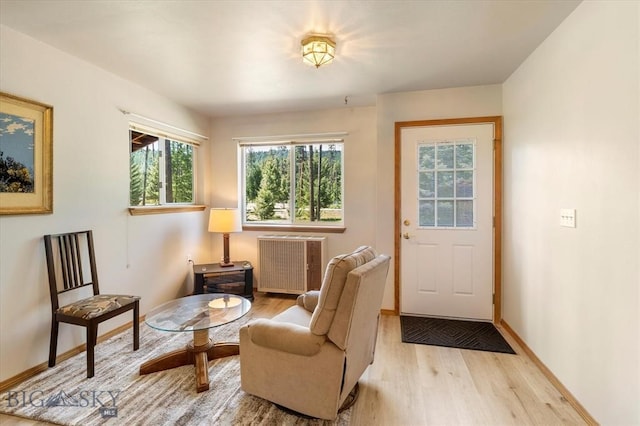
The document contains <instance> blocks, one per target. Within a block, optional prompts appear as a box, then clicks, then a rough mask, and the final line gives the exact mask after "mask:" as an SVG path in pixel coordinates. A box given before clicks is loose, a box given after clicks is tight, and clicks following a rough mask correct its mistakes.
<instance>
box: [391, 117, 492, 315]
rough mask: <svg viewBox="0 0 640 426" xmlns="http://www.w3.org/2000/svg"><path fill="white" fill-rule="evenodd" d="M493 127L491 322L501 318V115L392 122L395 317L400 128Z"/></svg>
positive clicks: (399, 208) (400, 210)
mask: <svg viewBox="0 0 640 426" xmlns="http://www.w3.org/2000/svg"><path fill="white" fill-rule="evenodd" d="M485 123H489V124H493V128H494V141H493V263H494V265H493V266H494V267H493V282H494V294H493V322H494V323H496V324H497V323H499V322H500V320H501V319H502V269H501V268H502V116H492V117H468V118H448V119H439V120H422V121H397V122H396V123H395V172H394V175H395V196H394V205H395V212H394V233H395V235H394V237H393V240H394V260H395V262H394V271H393V273H394V277H393V278H394V287H395V288H394V297H395V306H394V311H395V314H396V315H398V314H399V313H400V278H401V277H400V264H401V262H402V257H401V254H402V253H401V250H400V244H401V240H400V233H401V232H400V230H401V221H402V219H401V217H400V216H401V212H402V208H401V207H402V181H401V170H402V168H401V166H402V164H401V158H402V157H401V153H402V151H401V148H402V129H403V128H406V127H428V126H450V125H465V124H485Z"/></svg>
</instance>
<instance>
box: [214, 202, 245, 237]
mask: <svg viewBox="0 0 640 426" xmlns="http://www.w3.org/2000/svg"><path fill="white" fill-rule="evenodd" d="M209 232H219V233H222V234H228V233H230V232H242V218H241V217H240V210H238V209H215V208H214V209H211V212H210V213H209Z"/></svg>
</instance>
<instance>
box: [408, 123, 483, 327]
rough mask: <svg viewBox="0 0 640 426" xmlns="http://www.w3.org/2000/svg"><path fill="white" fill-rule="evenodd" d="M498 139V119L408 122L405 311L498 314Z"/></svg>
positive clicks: (479, 315) (478, 315)
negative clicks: (495, 231)
mask: <svg viewBox="0 0 640 426" xmlns="http://www.w3.org/2000/svg"><path fill="white" fill-rule="evenodd" d="M493 139H494V128H493V124H469V125H447V126H425V127H405V128H402V133H401V141H402V144H401V156H402V158H401V165H402V166H401V167H402V169H401V185H402V186H401V200H402V205H401V218H402V223H401V224H400V229H401V234H402V238H401V239H400V241H401V246H400V249H401V269H400V285H401V288H400V290H401V291H400V293H401V298H400V301H401V303H400V311H401V313H402V314H410V315H426V316H438V317H453V318H468V319H477V320H491V319H492V317H493Z"/></svg>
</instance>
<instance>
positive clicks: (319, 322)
mask: <svg viewBox="0 0 640 426" xmlns="http://www.w3.org/2000/svg"><path fill="white" fill-rule="evenodd" d="M375 257H376V252H375V251H374V250H373V248H371V247H369V246H361V247H358V248H357V249H356V250H355V251H354V252H353V253H350V254H345V255H341V256H336V257H334V258H333V259H331V261H330V262H329V264H328V265H327V269H326V271H325V275H324V280H323V282H322V287H321V288H320V297H319V299H318V305H317V306H316V309H315V310H314V311H313V315H312V316H311V323H310V324H309V328H310V329H311V332H312V333H313V334H317V335H323V334H327V333H328V332H329V328H330V327H331V323H332V322H333V317H334V315H335V313H336V309H337V308H338V301H339V300H340V296H341V295H342V290H343V289H344V284H345V281H346V279H347V274H349V272H351V271H352V270H354V269H355V268H357V267H358V266H361V265H364V264H365V263H367V262H369V261H371V260H373V259H374V258H375Z"/></svg>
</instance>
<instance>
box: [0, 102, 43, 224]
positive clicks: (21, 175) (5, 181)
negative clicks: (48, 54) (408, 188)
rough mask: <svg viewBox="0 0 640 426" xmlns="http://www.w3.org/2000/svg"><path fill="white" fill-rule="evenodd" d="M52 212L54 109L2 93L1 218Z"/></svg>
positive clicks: (0, 118) (0, 152) (0, 138)
mask: <svg viewBox="0 0 640 426" xmlns="http://www.w3.org/2000/svg"><path fill="white" fill-rule="evenodd" d="M47 213H53V107H51V106H49V105H45V104H42V103H40V102H36V101H32V100H30V99H24V98H21V97H18V96H14V95H9V94H7V93H3V92H0V215H19V214H47Z"/></svg>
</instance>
